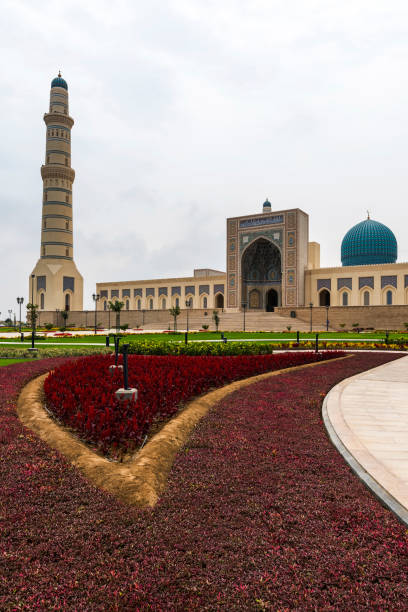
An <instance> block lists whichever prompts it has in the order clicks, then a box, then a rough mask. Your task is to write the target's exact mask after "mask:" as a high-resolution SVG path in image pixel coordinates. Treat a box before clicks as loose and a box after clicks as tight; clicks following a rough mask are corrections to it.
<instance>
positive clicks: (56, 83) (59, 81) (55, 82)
mask: <svg viewBox="0 0 408 612" xmlns="http://www.w3.org/2000/svg"><path fill="white" fill-rule="evenodd" d="M51 87H63V88H64V89H66V90H67V91H68V83H67V82H66V80H65V79H63V78H62V77H61V73H59V74H58V76H57V77H55V79H52V81H51Z"/></svg>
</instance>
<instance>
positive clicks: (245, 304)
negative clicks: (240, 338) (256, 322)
mask: <svg viewBox="0 0 408 612" xmlns="http://www.w3.org/2000/svg"><path fill="white" fill-rule="evenodd" d="M246 307H247V303H246V302H242V309H243V311H244V331H245V311H246Z"/></svg>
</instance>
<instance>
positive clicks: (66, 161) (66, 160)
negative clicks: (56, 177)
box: [65, 157, 68, 166]
mask: <svg viewBox="0 0 408 612" xmlns="http://www.w3.org/2000/svg"><path fill="white" fill-rule="evenodd" d="M65 165H66V166H68V158H67V157H66V158H65Z"/></svg>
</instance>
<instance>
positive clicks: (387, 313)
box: [276, 305, 408, 331]
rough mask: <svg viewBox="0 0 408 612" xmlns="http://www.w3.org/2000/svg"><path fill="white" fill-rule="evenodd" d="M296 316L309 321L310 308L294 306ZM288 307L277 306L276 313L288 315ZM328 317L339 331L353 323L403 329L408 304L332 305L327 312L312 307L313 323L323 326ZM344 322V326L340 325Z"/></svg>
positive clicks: (333, 326)
mask: <svg viewBox="0 0 408 612" xmlns="http://www.w3.org/2000/svg"><path fill="white" fill-rule="evenodd" d="M294 310H295V312H296V317H297V318H298V319H300V320H301V321H304V322H306V323H309V322H310V308H296V309H294ZM290 312H291V309H290V308H277V309H276V313H277V314H281V315H283V316H290ZM327 314H328V317H329V325H330V329H335V330H339V331H341V330H342V329H346V330H350V329H351V328H352V325H353V323H358V324H359V326H360V327H364V328H365V327H373V328H374V329H390V330H391V329H397V330H401V331H402V330H405V325H404V323H408V305H404V306H350V307H347V306H334V307H330V308H329V310H328V313H327V310H326V308H323V307H316V308H315V307H313V309H312V322H313V325H316V326H317V325H319V326H324V325H325V324H326V317H327ZM342 323H345V324H346V326H345V328H342V327H340V325H341V324H342ZM293 329H294V330H296V319H293Z"/></svg>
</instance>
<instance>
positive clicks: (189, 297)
mask: <svg viewBox="0 0 408 612" xmlns="http://www.w3.org/2000/svg"><path fill="white" fill-rule="evenodd" d="M187 304H188V306H187ZM186 308H194V299H193V296H192V295H187V296H186Z"/></svg>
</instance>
